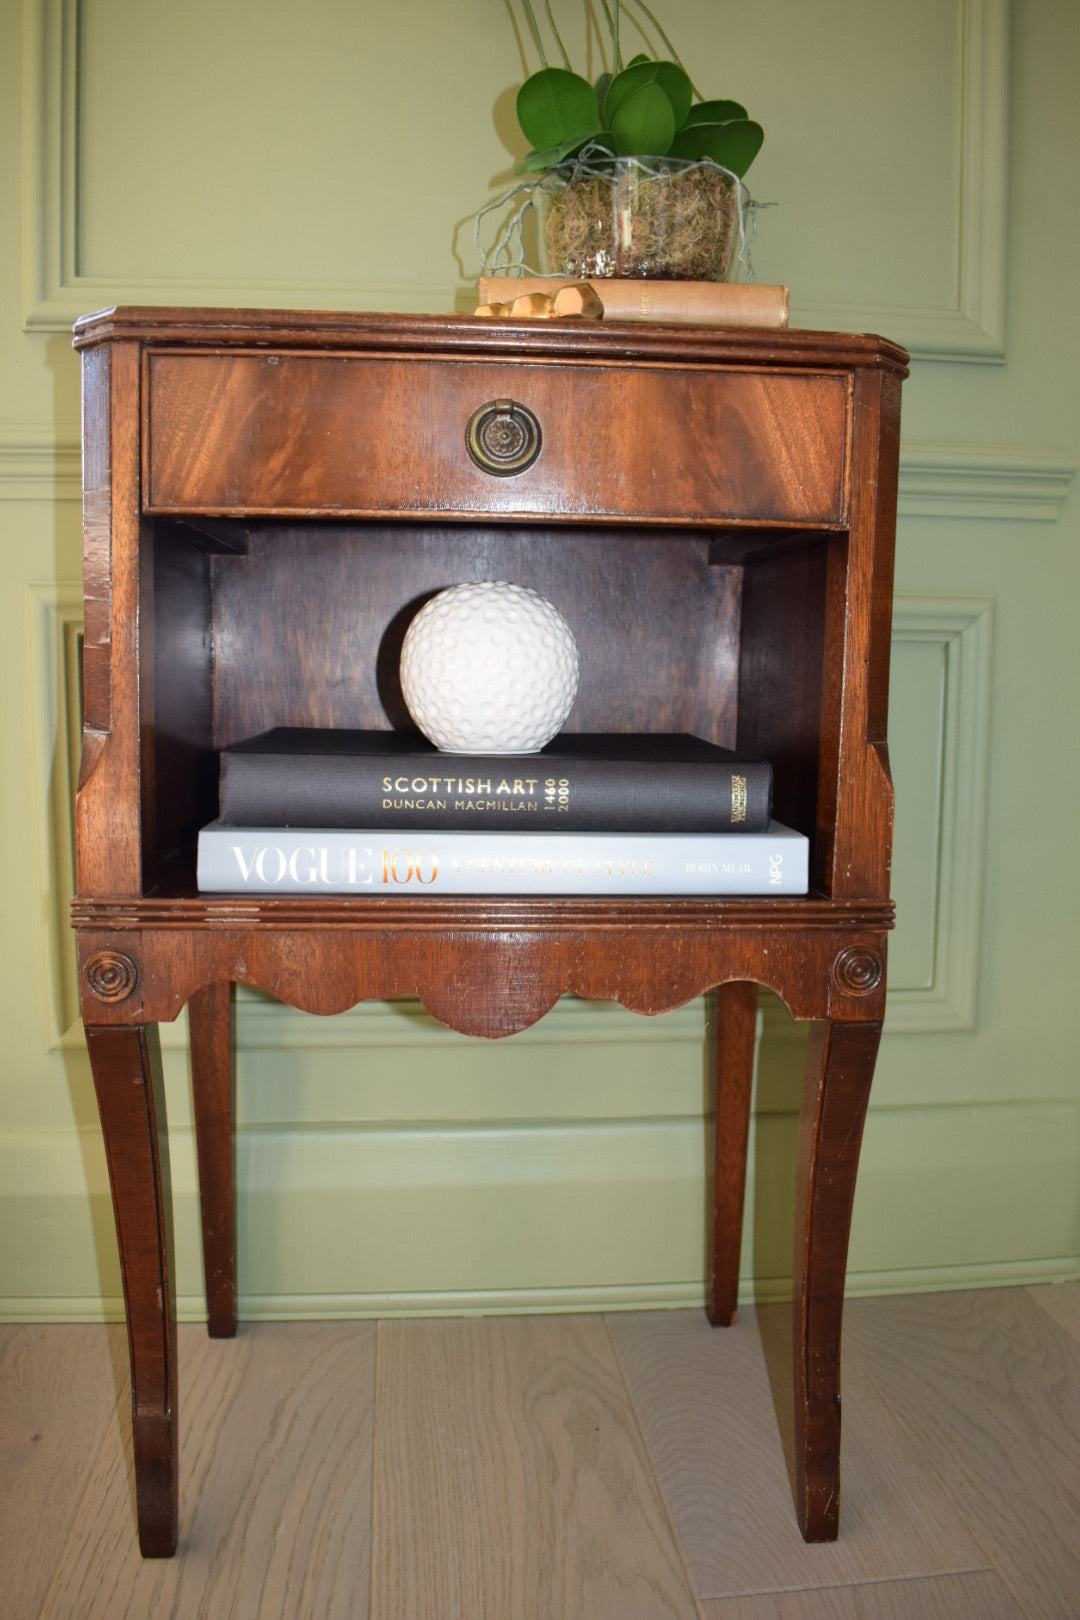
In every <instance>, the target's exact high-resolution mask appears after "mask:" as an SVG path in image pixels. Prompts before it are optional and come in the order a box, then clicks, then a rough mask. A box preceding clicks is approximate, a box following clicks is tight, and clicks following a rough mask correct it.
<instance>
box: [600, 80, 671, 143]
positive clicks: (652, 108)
mask: <svg viewBox="0 0 1080 1620" xmlns="http://www.w3.org/2000/svg"><path fill="white" fill-rule="evenodd" d="M611 136H612V139H613V141H614V142H615V147H616V150H617V151H618V153H619V155H620V156H621V157H643V156H646V155H649V154H653V155H655V156H657V157H663V155H664V154H665V152H667V150H668V148H669V147H670V146H671V142H672V140H673V139H674V136H675V114H674V112H673V110H672V106H671V102H670V101H669V100H668V97H667V95H666V94H665V92H664V91H663V90H662V89H661V87H660V85H658V84H653V83H646V84H643V85H641V86H640V87H639V88H638V89H637V90H634V91H633V92H632V93H631V94H630V95H628V96H627V97H626V99H625V100H624V101H622V102H620V104H619V106H618V108H617V109H616V111H615V115H614V117H613V118H612V120H611Z"/></svg>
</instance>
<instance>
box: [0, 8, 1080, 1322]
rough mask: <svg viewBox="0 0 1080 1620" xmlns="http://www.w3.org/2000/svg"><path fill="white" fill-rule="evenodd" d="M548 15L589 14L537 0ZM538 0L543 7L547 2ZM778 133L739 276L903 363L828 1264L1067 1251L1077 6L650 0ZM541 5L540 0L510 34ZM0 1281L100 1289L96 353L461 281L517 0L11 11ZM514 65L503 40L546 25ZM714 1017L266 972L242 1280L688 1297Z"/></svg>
mask: <svg viewBox="0 0 1080 1620" xmlns="http://www.w3.org/2000/svg"><path fill="white" fill-rule="evenodd" d="M554 3H555V7H556V11H557V14H558V15H559V16H560V18H565V19H566V22H567V26H566V29H565V36H566V39H567V43H568V44H569V45H570V47H571V50H572V51H574V52H576V53H578V54H579V56H580V54H581V53H582V52H587V54H588V66H589V69H590V71H598V70H599V66H600V63H599V60H598V57H597V41H596V38H595V37H594V36H590V37H589V38H588V39H586V37H585V35H584V34H583V32H582V30H581V28H580V27H578V26H575V19H576V18H577V16H578V14H579V12H580V10H581V8H580V7H579V6H578V5H577V4H576V0H554ZM537 9H538V11H539V10H541V9H542V8H537ZM662 13H663V21H664V23H665V25H666V27H667V30H668V32H669V34H670V35H671V37H672V39H673V41H674V43H675V45H676V47H677V48H678V49H679V51H680V54H681V55H682V56H683V58H684V60H686V62H687V65H688V66H689V67H690V69H691V72H692V74H693V76H694V78H695V80H696V81H697V83H698V84H699V85H700V86H701V89H702V91H703V92H704V93H705V94H707V95H713V96H734V97H737V98H739V99H741V100H744V101H745V102H746V103H747V104H748V105H749V106H750V107H751V109H752V111H753V112H754V114H755V116H757V117H759V118H760V119H761V120H762V122H763V123H764V125H765V127H766V131H767V142H766V146H765V149H764V151H763V153H762V155H761V157H760V159H759V160H758V162H757V164H756V165H755V168H754V170H753V171H752V174H751V180H752V183H753V189H754V192H755V194H756V195H757V197H758V198H759V199H760V200H761V201H763V202H768V203H772V204H775V207H771V208H768V209H763V210H762V211H761V213H760V222H759V228H758V232H757V238H756V241H755V243H754V246H753V259H754V266H755V269H756V272H757V274H758V277H759V279H761V280H763V281H783V282H786V283H787V284H788V285H789V286H790V287H791V292H792V313H793V320H794V322H795V323H796V324H804V325H811V326H832V327H838V328H845V329H854V330H874V331H879V332H883V333H884V334H886V335H887V336H890V337H893V338H896V339H898V340H899V341H901V342H903V343H905V344H907V345H908V346H909V347H910V348H911V350H912V352H913V355H914V361H913V368H912V376H911V379H910V382H909V383H908V384H907V387H906V394H905V402H904V405H905V418H904V440H903V457H902V468H901V485H900V505H901V521H900V530H899V546H898V562H897V601H896V625H895V639H894V663H893V670H894V677H893V689H892V712H891V722H890V731H891V746H892V756H893V766H894V775H895V779H896V788H897V816H896V833H897V852H896V881H895V892H896V898H897V902H898V907H899V919H900V920H899V926H898V929H897V933H896V935H895V938H894V942H893V946H892V955H891V975H890V1002H889V1021H888V1026H887V1036H886V1039H885V1042H884V1045H883V1048H882V1053H881V1059H880V1063H879V1069H878V1078H877V1081H876V1086H875V1095H874V1101H873V1104H872V1109H871V1115H870V1120H869V1124H868V1128H867V1135H866V1143H865V1149H864V1155H863V1165H862V1171H861V1179H860V1185H859V1193H858V1198H857V1205H856V1212H855V1223H854V1232H853V1238H852V1253H851V1285H852V1287H853V1288H854V1289H860V1290H866V1291H871V1290H889V1289H907V1288H922V1287H936V1286H946V1285H948V1286H962V1285H965V1284H967V1283H994V1282H1005V1281H1013V1280H1018V1279H1036V1278H1039V1279H1043V1278H1054V1277H1061V1276H1075V1275H1077V1274H1078V1273H1080V1053H1078V1041H1077V1028H1078V1019H1077V1012H1076V1008H1075V1006H1074V1002H1073V996H1074V993H1075V992H1074V978H1075V964H1076V960H1077V953H1076V947H1075V938H1074V929H1073V926H1072V924H1073V919H1074V917H1075V916H1076V915H1077V913H1078V910H1080V906H1078V901H1080V895H1078V882H1077V864H1078V863H1077V861H1076V857H1075V853H1074V850H1075V840H1076V836H1077V825H1076V824H1077V810H1076V806H1077V800H1078V798H1080V762H1078V752H1077V747H1076V733H1077V727H1076V721H1075V701H1076V694H1077V691H1078V690H1080V680H1078V673H1080V670H1078V657H1077V648H1078V644H1080V636H1078V635H1077V631H1076V626H1075V616H1076V603H1077V602H1078V601H1080V501H1078V496H1077V491H1076V480H1075V478H1074V472H1075V469H1076V466H1077V463H1078V461H1080V403H1078V401H1080V390H1078V388H1077V385H1076V374H1077V369H1078V367H1080V321H1078V316H1077V308H1078V300H1077V291H1076V265H1077V263H1078V262H1080V206H1078V194H1077V186H1076V179H1075V173H1074V165H1073V163H1072V161H1071V160H1072V157H1073V155H1074V154H1075V153H1076V151H1077V150H1078V148H1080V103H1078V101H1077V98H1076V95H1075V81H1076V77H1077V73H1078V71H1080V7H1077V6H1076V5H1075V4H1074V3H1073V0H1015V4H1014V5H1013V6H1012V7H1011V8H1010V7H1009V6H1008V5H1007V4H1006V0H909V3H908V4H905V5H904V6H896V5H890V4H884V3H871V4H867V3H866V0H821V3H820V4H818V5H815V6H812V7H811V6H807V5H805V4H804V3H803V0H761V3H759V4H757V5H755V6H735V5H733V4H730V3H727V0H724V3H718V0H663V5H662ZM512 14H513V15H514V16H516V19H517V20H516V24H515V22H513V21H512ZM0 30H2V35H0V152H2V153H3V161H2V163H0V538H2V556H3V560H4V566H5V582H4V589H3V591H2V593H0V612H2V614H3V625H2V631H0V683H2V685H0V689H2V691H3V694H4V699H5V701H4V714H5V720H6V724H5V732H4V747H3V751H2V755H0V760H2V764H0V770H2V793H0V840H2V848H3V851H4V860H3V873H4V878H3V905H2V910H0V986H2V995H3V1003H2V1011H3V1030H4V1043H3V1056H2V1058H0V1314H4V1315H7V1316H8V1317H12V1318H20V1317H22V1318H27V1317H29V1318H38V1317H40V1318H50V1317H64V1316H68V1317H81V1316H98V1315H101V1314H102V1313H103V1312H105V1313H108V1314H115V1313H117V1312H118V1311H119V1309H120V1287H119V1274H118V1267H117V1262H116V1256H115V1244H114V1239H113V1235H112V1228H111V1213H110V1209H109V1202H108V1185H107V1177H106V1173H105V1166H104V1159H103V1155H102V1151H101V1146H100V1142H99V1139H98V1136H97V1130H96V1115H95V1107H94V1100H93V1091H92V1086H91V1083H90V1076H89V1071H88V1065H87V1062H86V1058H85V1055H84V1052H83V1050H82V1047H81V1044H80V1035H79V1026H78V1016H77V1011H78V1009H77V996H76V993H75V988H74V979H73V969H72V955H73V953H72V948H71V940H70V935H69V931H68V929H67V924H66V908H67V901H68V898H69V895H70V884H71V833H70V812H69V804H70V791H71V781H72V773H73V771H74V769H75V768H76V760H77V746H78V744H77V727H78V651H79V628H80V616H81V587H80V533H79V516H80V514H79V454H78V431H79V424H78V412H79V392H78V386H79V384H78V366H77V363H76V359H75V357H74V355H73V354H72V352H71V349H70V341H69V335H68V328H69V327H70V323H71V321H72V320H73V319H74V318H75V316H77V315H79V314H82V313H85V312H87V311H89V310H92V309H95V308H99V307H101V306H103V305H106V304H109V303H114V302H155V303H165V302H177V303H203V304H205V303H229V304H260V305H267V304H282V305H292V306H306V307H323V308H335V307H336V308H355V309H388V310H404V311H411V310H448V309H454V308H468V307H470V300H471V298H472V296H473V291H474V285H475V279H476V275H477V273H478V270H479V261H478V258H477V255H476V251H475V249H474V245H473V223H472V221H473V216H474V215H475V214H476V212H477V211H478V210H479V209H480V208H481V207H483V205H484V204H486V203H487V202H489V201H490V200H492V199H493V198H494V197H496V196H498V195H499V194H500V193H501V192H502V191H504V190H506V189H507V188H508V187H509V186H511V185H512V184H513V177H512V170H513V164H514V161H515V160H516V158H517V156H519V155H520V152H521V145H520V137H517V136H515V134H514V128H513V122H512V98H513V87H514V86H515V85H516V83H517V82H519V81H520V79H521V77H522V75H523V72H524V71H525V70H526V68H527V67H531V66H533V65H535V58H534V57H533V56H532V55H531V54H529V53H528V50H527V47H528V38H527V33H526V30H525V27H524V21H523V12H522V10H521V8H520V6H519V5H509V4H508V5H504V4H501V3H495V0H396V4H395V5H394V6H379V5H375V4H374V3H372V0H316V3H315V4H314V5H309V6H305V7H300V6H297V5H296V4H295V3H294V0H259V3H258V4H256V3H255V0H228V3H227V4H224V5H223V4H221V3H220V0H213V3H211V0H191V3H190V4H188V5H186V6H184V7H182V8H177V7H176V6H175V5H171V4H166V3H165V0H138V4H136V3H135V0H24V3H20V0H0ZM523 53H524V54H523ZM707 1019H708V1007H707V1005H703V1004H701V1003H697V1004H694V1005H692V1006H690V1007H687V1008H684V1009H682V1010H681V1011H679V1012H677V1013H673V1014H671V1015H669V1016H667V1017H665V1018H661V1019H656V1020H644V1019H640V1018H636V1017H634V1016H633V1015H631V1014H629V1013H626V1012H624V1011H623V1010H622V1009H620V1008H617V1007H611V1006H598V1007H590V1006H587V1005H585V1004H582V1003H578V1002H575V1001H566V1002H563V1003H560V1004H559V1006H558V1007H556V1008H555V1009H554V1010H553V1011H552V1013H551V1014H550V1015H549V1016H548V1017H547V1018H546V1019H544V1020H543V1021H542V1022H541V1023H540V1024H539V1025H538V1026H537V1027H536V1028H535V1029H533V1030H531V1031H528V1032H527V1033H525V1034H523V1035H521V1036H518V1037H515V1038H514V1039H512V1040H509V1041H505V1042H501V1043H493V1044H488V1043H481V1042H473V1041H470V1040H467V1039H465V1038H464V1037H461V1036H458V1035H456V1034H453V1033H450V1032H448V1031H446V1030H443V1029H441V1028H440V1027H439V1026H438V1025H436V1024H435V1023H434V1022H433V1021H432V1020H431V1019H429V1018H428V1017H427V1015H426V1014H425V1013H424V1012H423V1010H422V1009H421V1008H419V1007H417V1006H415V1005H395V1006H385V1005H381V1004H371V1005H366V1006H362V1007H359V1008H357V1009H355V1010H354V1011H353V1012H351V1013H348V1014H345V1015H343V1016H342V1017H340V1018H338V1019H333V1020H320V1019H314V1018H305V1017H302V1016H301V1015H299V1014H297V1013H294V1012H291V1011H290V1010H288V1009H286V1008H283V1007H279V1006H276V1005H274V1004H272V1003H269V1002H268V1001H266V1000H264V999H262V998H260V997H257V996H254V995H244V996H242V997H241V999H240V1006H239V1013H238V1026H239V1065H238V1066H239V1112H240V1122H241V1123H240V1133H239V1148H238V1160H239V1179H240V1189H241V1190H240V1291H241V1308H242V1310H243V1311H245V1312H246V1313H247V1314H249V1315H286V1314H296V1315H309V1314H320V1313H322V1314H331V1315H341V1314H350V1313H353V1312H355V1313H364V1312H373V1311H379V1312H407V1311H417V1312H427V1311H439V1310H450V1311H452V1310H462V1309H512V1310H518V1309H532V1308H571V1307H572V1308H578V1307H581V1308H593V1307H600V1306H613V1307H617V1306H624V1305H648V1304H656V1305H667V1304H687V1303H693V1302H695V1301H699V1300H700V1299H701V1298H702V1297H703V1284H702V1277H703V1268H704V1232H705V1226H704V1204H703V1196H704V1179H705V1157H706V1128H705V1120H704V1115H705V1102H706V1093H707V1086H706V1042H707ZM182 1022H183V1021H182V1020H181V1021H180V1022H179V1023H178V1024H177V1025H176V1026H175V1027H173V1028H169V1029H166V1030H164V1031H163V1043H164V1046H165V1062H166V1086H167V1095H168V1108H169V1114H170V1119H171V1121H172V1127H173V1132H172V1139H173V1180H174V1191H175V1197H176V1210H177V1243H178V1253H179V1262H178V1274H179V1277H178V1283H179V1294H180V1300H181V1308H182V1309H183V1310H184V1311H185V1313H187V1314H189V1315H198V1314H199V1313H200V1311H201V1308H202V1306H201V1270H200V1259H199V1254H198V1240H197V1225H196V1197H195V1172H194V1161H193V1152H192V1138H191V1123H190V1106H189V1095H188V1078H187V1066H186V1053H185V1047H184V1031H183V1027H182ZM802 1041H803V1035H802V1032H800V1030H799V1029H798V1027H797V1026H794V1025H792V1024H791V1023H790V1021H789V1020H788V1019H787V1017H786V1015H785V1014H784V1012H783V1011H782V1009H781V1008H780V1007H779V1005H778V1004H775V1003H768V1004H766V1005H764V1006H763V1010H762V1018H761V1042H760V1047H759V1060H758V1074H757V1093H756V1102H755V1119H754V1133H753V1139H752V1144H751V1178H750V1186H749V1190H748V1211H747V1213H748V1220H747V1230H746V1241H745V1252H744V1256H743V1286H744V1289H745V1290H746V1291H747V1293H749V1294H756V1295H757V1296H758V1297H765V1296H771V1295H777V1294H782V1293H783V1292H784V1291H785V1289H786V1288H787V1286H788V1277H789V1273H790V1234H789V1224H790V1205H791V1185H792V1177H793V1156H794V1139H795V1128H794V1127H795V1110H796V1107H797V1102H798V1096H799V1088H800V1071H801V1056H802Z"/></svg>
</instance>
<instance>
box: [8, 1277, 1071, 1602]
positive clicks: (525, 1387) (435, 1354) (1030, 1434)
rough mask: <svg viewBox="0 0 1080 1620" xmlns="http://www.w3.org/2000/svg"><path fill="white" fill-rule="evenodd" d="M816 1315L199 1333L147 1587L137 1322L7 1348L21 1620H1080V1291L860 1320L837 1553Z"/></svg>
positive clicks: (851, 1329)
mask: <svg viewBox="0 0 1080 1620" xmlns="http://www.w3.org/2000/svg"><path fill="white" fill-rule="evenodd" d="M788 1327H789V1313H788V1311H787V1309H786V1308H784V1307H778V1306H773V1307H769V1308H767V1309H762V1310H761V1311H758V1312H753V1311H744V1312H742V1313H741V1314H740V1319H739V1322H738V1324H737V1325H736V1326H735V1327H734V1328H732V1329H729V1330H726V1331H725V1330H718V1331H713V1330H710V1329H709V1328H708V1327H707V1325H706V1324H705V1322H704V1319H703V1317H702V1316H701V1315H700V1314H698V1313H696V1312H655V1313H651V1314H648V1315H632V1316H622V1315H613V1316H609V1317H599V1316H586V1317H558V1316H547V1317H530V1318H506V1317H501V1318H500V1317H489V1318H485V1319H458V1320H433V1321H393V1322H386V1323H378V1324H376V1323H363V1322H361V1323H309V1324H273V1325H272V1324H250V1325H247V1326H244V1327H242V1328H241V1331H240V1334H239V1336H238V1338H237V1339H236V1340H235V1341H233V1342H224V1343H222V1342H217V1343H214V1342H211V1341H210V1340H208V1339H207V1338H206V1336H205V1334H204V1333H203V1331H202V1330H201V1329H199V1328H193V1327H187V1328H183V1329H182V1330H181V1344H180V1383H181V1407H180V1412H181V1434H182V1444H181V1509H180V1511H181V1545H180V1550H179V1553H178V1555H177V1557H176V1558H175V1559H172V1560H169V1561H163V1562H153V1563H144V1562H143V1561H142V1560H141V1559H140V1558H139V1556H138V1553H137V1551H136V1543H135V1530H134V1522H133V1508H132V1492H131V1478H130V1458H129V1454H128V1450H127V1447H128V1439H127V1429H128V1421H127V1411H128V1407H129V1402H130V1395H129V1392H128V1388H127V1370H126V1355H127V1351H126V1341H125V1338H124V1333H123V1329H122V1328H118V1327H117V1328H101V1327H34V1326H25V1327H7V1328H0V1615H3V1616H4V1617H5V1620H39V1617H45V1616H48V1617H49V1620H97V1617H101V1620H121V1617H125V1616H127V1617H132V1620H148V1617H151V1616H152V1617H153V1620H165V1617H166V1616H177V1617H182V1620H188V1617H195V1616H200V1617H201V1616H206V1617H207V1620H231V1617H235V1620H249V1617H255V1616H258V1617H260V1620H293V1617H303V1620H331V1617H337V1616H342V1617H344V1616H348V1617H349V1620H428V1617H430V1620H608V1617H610V1620H663V1617H666V1616H685V1617H695V1620H864V1617H866V1620H908V1617H919V1620H934V1617H941V1620H964V1617H966V1616H971V1617H975V1620H997V1617H999V1616H1000V1617H1004V1616H1029V1617H1030V1620H1056V1617H1059V1616H1060V1617H1061V1620H1076V1617H1077V1616H1080V1284H1067V1285H1063V1286H1061V1287H1057V1288H1052V1289H1051V1288H1045V1289H1002V1290H996V1291H988V1292H983V1293H962V1294H937V1295H923V1296H909V1297H906V1298H895V1299H876V1300H855V1301H852V1302H850V1303H849V1305H848V1310H847V1320H846V1330H845V1342H844V1495H843V1505H842V1511H841V1534H840V1540H839V1542H837V1543H836V1544H835V1545H833V1546H825V1547H806V1546H804V1544H803V1542H802V1541H801V1539H800V1537H799V1534H798V1531H797V1529H796V1527H795V1520H794V1515H793V1511H792V1504H791V1488H790V1484H789V1456H788V1453H789V1451H790V1421H789V1408H790V1396H789V1394H788V1377H789V1370H790V1361H789V1352H788Z"/></svg>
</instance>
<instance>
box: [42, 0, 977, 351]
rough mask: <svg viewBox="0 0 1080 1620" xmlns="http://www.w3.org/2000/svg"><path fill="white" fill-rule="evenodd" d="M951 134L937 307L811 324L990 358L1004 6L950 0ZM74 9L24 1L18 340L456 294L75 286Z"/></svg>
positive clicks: (425, 286)
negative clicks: (138, 308)
mask: <svg viewBox="0 0 1080 1620" xmlns="http://www.w3.org/2000/svg"><path fill="white" fill-rule="evenodd" d="M955 4H956V6H957V23H956V26H957V30H958V38H959V59H958V71H957V83H956V87H955V93H956V98H957V106H958V117H959V125H960V151H959V169H958V180H957V189H956V196H955V199H954V218H953V221H952V229H953V231H954V233H955V242H956V248H955V279H954V287H953V292H952V296H951V297H950V300H949V302H948V304H947V306H946V307H944V308H940V309H939V308H932V307H927V308H921V307H914V306H905V305H898V306H889V305H875V304H874V303H873V302H872V301H871V302H869V303H867V304H854V305H852V304H847V303H843V302H837V303H835V304H833V303H828V304H807V305H805V306H800V305H799V303H798V299H797V298H796V300H795V311H796V318H797V319H798V320H799V321H800V322H803V323H805V324H808V325H811V326H815V327H822V326H825V327H832V328H837V329H840V330H849V329H852V328H854V329H856V330H867V329H872V330H875V331H880V332H883V333H885V334H886V335H887V336H889V337H891V338H894V339H895V340H896V341H897V342H899V343H903V344H904V345H905V346H906V347H907V348H909V349H910V350H911V352H912V354H913V355H915V356H916V357H919V358H924V357H925V358H929V359H937V360H940V359H952V360H961V361H1000V360H1002V359H1003V358H1004V355H1005V258H1006V254H1005V247H1006V175H1007V155H1008V154H1007V130H1008V62H1009V57H1008V33H1009V30H1008V21H1009V5H1008V0H955ZM79 20H80V19H79V0H25V41H24V59H23V96H24V170H23V196H24V226H23V231H24V256H23V276H24V309H25V317H24V321H25V327H26V330H28V331H63V330H65V329H67V328H68V327H70V325H71V323H72V322H73V321H74V320H75V319H76V318H77V317H78V316H80V315H85V314H87V313H88V312H90V311H92V310H95V309H98V308H101V307H102V306H107V305H111V304H115V303H129V304H130V303H134V304H198V305H213V304H224V305H237V304H247V305H252V304H255V305H282V306H285V307H303V308H310V309H326V308H347V309H349V308H351V309H379V308H393V309H396V310H399V311H402V312H405V313H418V312H423V311H425V310H432V309H440V308H448V307H451V306H452V305H453V304H454V303H455V301H457V300H458V299H460V297H461V296H462V291H463V289H461V288H456V287H451V286H449V285H443V284H430V283H419V282H417V283H414V284H413V285H411V286H410V285H407V284H403V283H402V282H401V281H394V282H391V283H387V284H374V283H338V282H327V281H324V280H320V279H319V278H318V277H317V276H314V275H313V276H312V277H311V278H308V279H305V280H303V281H289V280H268V281H263V282H258V283H252V282H231V281H224V282H220V283H215V282H213V281H211V280H206V281H198V282H195V281H190V282H187V283H177V284H171V283H165V282H153V283H149V282H144V281H132V280H130V279H128V278H125V277H124V275H123V274H122V273H119V274H118V275H117V276H116V277H115V278H112V279H103V278H101V277H86V276H83V275H81V274H80V272H79V242H78V150H77V131H78V124H79V107H78V95H79V85H78V39H79Z"/></svg>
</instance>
